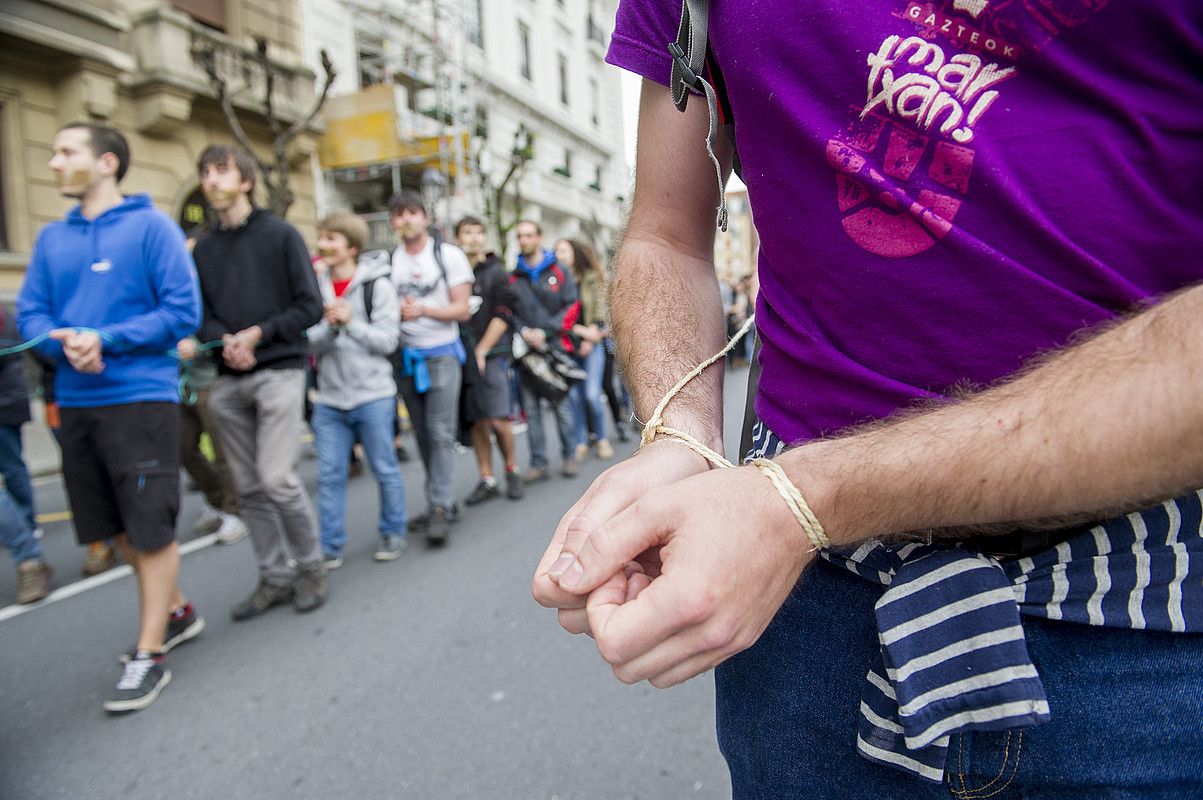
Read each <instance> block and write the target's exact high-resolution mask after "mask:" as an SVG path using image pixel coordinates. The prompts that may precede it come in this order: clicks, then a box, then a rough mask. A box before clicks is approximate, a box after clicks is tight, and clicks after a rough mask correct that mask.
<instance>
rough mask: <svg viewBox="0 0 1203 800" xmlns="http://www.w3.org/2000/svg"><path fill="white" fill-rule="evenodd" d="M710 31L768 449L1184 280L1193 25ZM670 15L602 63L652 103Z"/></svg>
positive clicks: (961, 4) (1129, 18) (937, 19)
mask: <svg viewBox="0 0 1203 800" xmlns="http://www.w3.org/2000/svg"><path fill="white" fill-rule="evenodd" d="M710 7H711V12H710V41H711V47H712V50H713V53H714V54H715V58H716V59H717V61H718V63H719V65H720V67H721V69H722V71H723V75H724V77H725V80H726V83H727V89H728V92H729V95H730V100H731V108H732V111H733V113H734V117H735V124H736V141H738V143H739V154H740V158H741V160H742V163H743V178H744V181H745V182H746V183H747V185H748V192H749V197H750V200H751V204H752V211H753V215H754V217H755V221H756V227H757V229H758V231H759V233H760V240H761V252H760V264H759V270H760V284H761V293H760V298H759V302H758V304H757V309H756V311H757V323H758V328H759V331H760V334H761V337H762V338H763V341H764V345H763V351H762V354H761V359H762V364H763V367H764V372H763V374H762V376H761V380H760V388H759V396H758V399H757V404H756V408H757V412H758V413H759V415H760V417H761V419H763V420H764V421H765V423H766V424H767V425H768V426H769V427H770V428H772V429H773V430H774V431H775V432H776V433H777V434H778V435H779V436H781V437H782V438H783V439H785V440H786V441H798V440H803V439H808V438H812V437H815V436H820V435H824V434H828V433H832V432H834V431H837V430H839V429H841V428H844V427H847V426H849V425H852V424H855V423H858V422H862V421H865V420H869V419H874V418H880V417H883V416H886V415H888V414H890V413H891V412H893V411H895V410H896V409H898V408H900V407H904V406H907V405H909V404H912V403H913V402H914V401H916V400H918V399H922V398H932V397H940V396H943V395H945V394H947V393H948V392H949V391H950V389H951V388H952V387H954V386H956V387H963V386H965V385H966V384H969V385H983V384H987V383H990V382H992V381H995V380H996V379H998V378H1000V377H1002V376H1004V375H1007V374H1009V373H1011V372H1013V371H1015V370H1016V369H1017V368H1018V367H1019V366H1021V365H1022V364H1023V363H1024V362H1025V361H1027V360H1028V359H1030V358H1031V357H1032V356H1033V355H1034V354H1036V353H1039V352H1041V351H1044V350H1048V349H1049V348H1054V347H1058V346H1060V345H1063V344H1064V343H1066V342H1067V341H1068V340H1069V339H1070V337H1071V336H1072V335H1073V333H1074V332H1075V331H1078V330H1080V329H1082V328H1083V327H1086V326H1089V325H1093V324H1095V323H1098V322H1100V321H1102V320H1106V319H1110V318H1112V317H1115V316H1116V315H1117V314H1120V313H1122V312H1124V311H1125V310H1128V309H1130V308H1131V307H1132V306H1133V304H1135V303H1137V302H1138V301H1141V300H1142V299H1144V298H1148V297H1151V296H1156V295H1160V294H1163V293H1165V292H1169V291H1172V290H1174V289H1177V288H1179V287H1182V286H1185V285H1188V284H1191V283H1194V282H1197V281H1199V280H1203V3H1200V2H1199V0H1142V2H1133V1H1131V0H1128V1H1127V2H1125V1H1124V0H1111V2H1108V1H1107V0H1024V2H1020V0H936V2H928V3H922V4H920V3H914V2H907V1H906V0H859V1H858V2H855V3H798V2H786V0H756V2H742V3H736V2H733V0H713V1H712V2H711V4H710ZM680 8H681V6H680V2H679V0H624V2H623V3H622V5H621V7H620V8H619V12H618V21H617V26H616V29H615V32H614V36H613V41H612V43H611V46H610V52H609V55H608V57H607V60H608V61H610V63H612V64H616V65H618V66H620V67H623V68H626V69H628V70H631V71H633V72H636V73H638V74H640V75H643V76H644V77H646V78H649V79H651V80H654V81H657V82H659V83H662V84H667V83H668V78H669V72H670V66H671V65H670V61H669V56H668V51H667V44H668V43H669V42H670V41H673V40H675V38H676V29H677V24H678V21H679V16H680ZM690 102H692V103H704V102H705V101H704V99H702V98H699V97H694V98H692V99H691V100H690ZM682 146H691V147H698V148H701V147H703V144H702V142H701V141H700V140H699V141H697V142H684V143H682ZM1201 352H1203V351H1201Z"/></svg>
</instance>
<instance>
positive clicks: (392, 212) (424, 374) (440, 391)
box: [389, 191, 473, 545]
mask: <svg viewBox="0 0 1203 800" xmlns="http://www.w3.org/2000/svg"><path fill="white" fill-rule="evenodd" d="M389 222H390V223H391V224H392V226H393V230H395V231H396V232H397V235H398V236H399V237H400V239H401V242H402V244H401V246H400V247H398V248H397V249H396V250H394V251H393V285H394V286H395V287H396V288H397V296H398V298H399V299H400V302H401V353H400V355H401V358H400V364H399V366H398V370H397V388H398V390H399V391H400V393H401V396H402V397H403V398H404V399H405V406H406V408H407V409H409V418H410V421H411V422H413V426H414V436H415V438H417V440H418V450H419V451H420V453H421V455H422V464H423V465H424V466H425V467H426V512H425V513H424V514H422V515H420V516H418V517H416V518H414V519H413V520H412V521H411V522H410V524H409V529H410V530H411V531H421V530H424V531H425V532H426V540H427V541H428V542H429V543H430V544H433V545H441V544H443V543H444V542H446V541H447V532H448V529H449V527H450V524H451V522H453V521H454V518H455V515H456V508H455V502H454V497H453V492H454V490H455V489H454V487H455V441H456V428H457V426H458V425H459V392H460V376H461V371H460V369H461V366H462V365H463V363H464V358H465V357H466V354H465V352H464V347H463V345H462V344H460V339H459V323H460V322H466V321H467V320H468V319H469V318H470V317H471V316H472V313H471V311H469V309H468V297H469V296H470V295H471V294H472V280H473V278H472V267H471V265H469V263H468V258H467V256H465V255H464V253H463V251H462V250H460V249H459V248H458V247H455V246H454V245H450V244H446V243H443V244H442V245H441V248H440V255H441V258H436V257H435V252H434V247H435V241H434V239H432V238H431V236H430V235H429V233H428V232H427V230H428V228H429V226H430V215H429V214H428V213H427V211H426V206H425V204H424V203H423V202H422V196H421V195H419V194H418V193H417V192H412V191H407V192H400V193H398V194H396V195H394V196H393V198H392V199H391V200H389ZM440 262H441V263H440Z"/></svg>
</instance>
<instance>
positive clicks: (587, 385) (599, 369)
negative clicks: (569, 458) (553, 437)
mask: <svg viewBox="0 0 1203 800" xmlns="http://www.w3.org/2000/svg"><path fill="white" fill-rule="evenodd" d="M582 366H583V367H584V368H585V382H584V383H583V384H577V392H578V393H579V397H578V398H577V412H576V423H577V425H576V440H577V442H586V443H587V442H588V441H589V439H590V438H591V437H590V436H589V433H590V432H591V433H592V434H593V436H592V438H593V439H606V438H608V437H607V436H606V415H605V412H604V411H603V409H602V378H603V377H604V376H605V374H606V351H605V349H604V348H603V347H602V345H601V344H597V345H595V346H594V347H593V349H592V350H590V351H589V355H587V356H585V358H584V361H582ZM586 424H587V425H588V431H586V430H585V426H586Z"/></svg>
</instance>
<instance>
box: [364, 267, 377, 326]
mask: <svg viewBox="0 0 1203 800" xmlns="http://www.w3.org/2000/svg"><path fill="white" fill-rule="evenodd" d="M381 277H382V276H377V277H375V278H372V279H371V280H370V281H368V282H367V283H365V284H364V285H363V310H364V313H365V314H367V317H368V324H369V325H370V324H372V295H374V294H375V293H376V281H378V280H380V278H381Z"/></svg>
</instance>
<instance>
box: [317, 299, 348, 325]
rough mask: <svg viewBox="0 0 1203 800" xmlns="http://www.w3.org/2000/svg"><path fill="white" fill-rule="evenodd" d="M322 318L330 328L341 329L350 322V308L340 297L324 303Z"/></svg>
mask: <svg viewBox="0 0 1203 800" xmlns="http://www.w3.org/2000/svg"><path fill="white" fill-rule="evenodd" d="M322 318H323V319H325V320H326V324H327V325H330V326H331V327H334V328H339V327H342V326H344V325H346V324H347V323H348V322H350V321H351V307H350V306H349V305H347V301H346V300H344V299H342V298H341V297H339V298H336V299H334V300H331V301H330V302H329V303H326V305H325V307H324V310H323V312H322Z"/></svg>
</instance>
